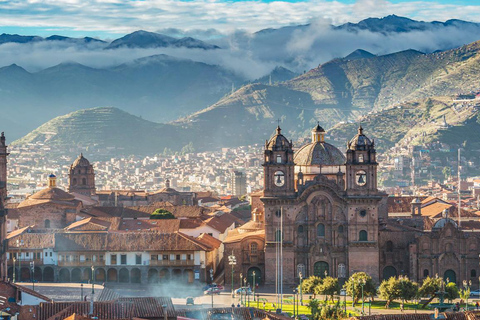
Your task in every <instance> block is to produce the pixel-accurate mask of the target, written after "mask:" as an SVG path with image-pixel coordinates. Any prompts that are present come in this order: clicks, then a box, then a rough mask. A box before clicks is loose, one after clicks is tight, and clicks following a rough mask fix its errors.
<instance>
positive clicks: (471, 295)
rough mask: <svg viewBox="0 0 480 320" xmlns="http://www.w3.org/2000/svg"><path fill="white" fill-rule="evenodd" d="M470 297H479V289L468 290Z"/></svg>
mask: <svg viewBox="0 0 480 320" xmlns="http://www.w3.org/2000/svg"><path fill="white" fill-rule="evenodd" d="M470 297H475V298H478V297H480V289H478V290H475V291H470Z"/></svg>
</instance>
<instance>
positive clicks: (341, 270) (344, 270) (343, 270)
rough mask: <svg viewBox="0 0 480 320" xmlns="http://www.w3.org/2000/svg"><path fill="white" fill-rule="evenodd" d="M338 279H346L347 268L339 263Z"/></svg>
mask: <svg viewBox="0 0 480 320" xmlns="http://www.w3.org/2000/svg"><path fill="white" fill-rule="evenodd" d="M338 277H339V278H346V277H347V268H346V267H345V264H343V263H340V264H339V265H338Z"/></svg>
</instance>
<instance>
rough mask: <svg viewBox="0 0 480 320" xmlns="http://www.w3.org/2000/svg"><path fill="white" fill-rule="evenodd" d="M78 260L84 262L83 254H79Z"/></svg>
mask: <svg viewBox="0 0 480 320" xmlns="http://www.w3.org/2000/svg"><path fill="white" fill-rule="evenodd" d="M80 262H85V255H83V254H82V255H80Z"/></svg>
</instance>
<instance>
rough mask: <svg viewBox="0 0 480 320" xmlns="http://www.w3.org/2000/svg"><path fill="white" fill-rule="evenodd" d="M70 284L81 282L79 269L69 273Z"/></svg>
mask: <svg viewBox="0 0 480 320" xmlns="http://www.w3.org/2000/svg"><path fill="white" fill-rule="evenodd" d="M70 275H71V280H72V282H81V281H82V271H81V270H80V269H79V268H75V269H73V270H72V272H71V273H70Z"/></svg>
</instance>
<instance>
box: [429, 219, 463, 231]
mask: <svg viewBox="0 0 480 320" xmlns="http://www.w3.org/2000/svg"><path fill="white" fill-rule="evenodd" d="M447 223H451V224H453V225H454V226H455V228H457V227H458V225H457V223H456V222H455V221H453V220H452V219H450V218H442V219H439V220H438V221H437V222H435V224H434V225H433V227H432V229H442V228H443V227H445V226H446V225H447Z"/></svg>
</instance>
